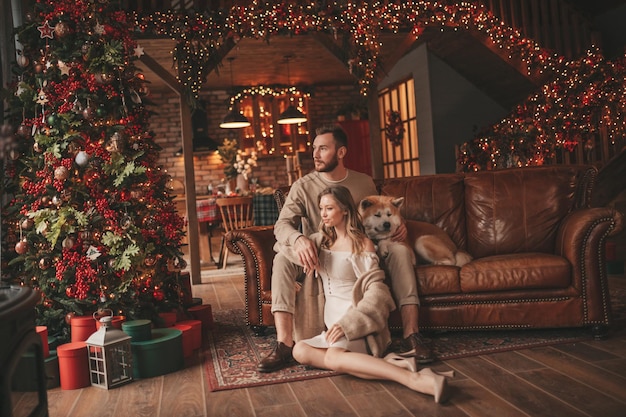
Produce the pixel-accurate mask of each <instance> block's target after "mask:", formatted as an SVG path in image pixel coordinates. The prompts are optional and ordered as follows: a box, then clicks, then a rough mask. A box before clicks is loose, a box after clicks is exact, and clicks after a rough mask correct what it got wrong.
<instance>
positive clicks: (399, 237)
mask: <svg viewBox="0 0 626 417" xmlns="http://www.w3.org/2000/svg"><path fill="white" fill-rule="evenodd" d="M407 235H408V230H407V228H406V224H404V222H402V223H400V226H398V228H397V229H396V232H395V233H394V234H393V235H391V240H392V241H394V242H404V241H405V240H406V237H407Z"/></svg>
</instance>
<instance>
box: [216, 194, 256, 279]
mask: <svg viewBox="0 0 626 417" xmlns="http://www.w3.org/2000/svg"><path fill="white" fill-rule="evenodd" d="M215 204H217V207H218V208H219V210H220V216H221V218H222V227H223V228H224V234H226V233H228V232H230V231H231V230H237V229H246V228H248V227H252V226H253V225H254V219H253V215H252V213H253V211H252V197H225V198H217V199H216V200H215ZM227 258H228V248H226V245H225V241H224V237H223V236H222V243H221V246H220V258H219V261H218V264H219V266H220V268H225V267H226V261H227Z"/></svg>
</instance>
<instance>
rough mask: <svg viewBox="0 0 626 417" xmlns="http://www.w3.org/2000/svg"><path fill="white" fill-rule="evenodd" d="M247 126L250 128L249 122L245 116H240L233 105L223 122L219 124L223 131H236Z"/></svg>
mask: <svg viewBox="0 0 626 417" xmlns="http://www.w3.org/2000/svg"><path fill="white" fill-rule="evenodd" d="M248 126H250V121H249V120H248V119H247V118H246V116H244V115H243V114H241V112H240V111H239V110H238V109H237V106H235V105H233V108H232V109H230V111H229V112H228V113H226V116H224V120H222V123H220V127H221V128H224V129H238V128H241V127H248Z"/></svg>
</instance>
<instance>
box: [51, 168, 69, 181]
mask: <svg viewBox="0 0 626 417" xmlns="http://www.w3.org/2000/svg"><path fill="white" fill-rule="evenodd" d="M69 177H70V171H69V170H68V169H67V168H65V167H64V166H63V165H61V166H58V167H56V168H55V169H54V179H55V180H62V181H63V180H66V179H68V178H69Z"/></svg>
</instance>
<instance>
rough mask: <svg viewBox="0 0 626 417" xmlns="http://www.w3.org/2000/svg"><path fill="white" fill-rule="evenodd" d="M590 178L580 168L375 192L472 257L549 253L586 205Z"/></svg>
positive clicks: (389, 185)
mask: <svg viewBox="0 0 626 417" xmlns="http://www.w3.org/2000/svg"><path fill="white" fill-rule="evenodd" d="M596 175H597V170H596V168H594V167H592V166H582V165H567V166H561V165H559V166H556V165H555V166H542V167H529V168H519V169H506V170H499V171H481V172H476V173H470V174H439V175H426V176H420V177H411V178H402V179H391V180H386V181H385V182H384V183H383V185H382V186H381V193H382V194H385V195H392V196H395V197H404V198H405V201H404V206H403V207H402V212H403V215H404V216H405V218H406V219H411V220H419V221H426V222H429V223H433V224H436V225H437V226H439V227H441V228H442V229H443V230H444V231H446V233H448V235H449V236H450V237H451V238H452V240H453V241H454V242H455V243H456V244H457V245H458V246H459V247H460V248H463V249H465V250H467V251H468V252H469V253H470V254H472V256H474V257H476V258H481V257H485V256H492V255H499V254H509V253H520V252H543V253H553V252H554V248H555V240H556V235H557V230H558V227H559V225H560V224H561V222H562V220H563V219H564V218H565V217H566V216H567V215H568V214H569V213H570V212H572V211H573V210H576V209H578V208H583V207H588V206H589V202H590V198H591V189H592V187H593V184H594V181H595V178H596ZM546 178H550V181H546Z"/></svg>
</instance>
